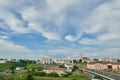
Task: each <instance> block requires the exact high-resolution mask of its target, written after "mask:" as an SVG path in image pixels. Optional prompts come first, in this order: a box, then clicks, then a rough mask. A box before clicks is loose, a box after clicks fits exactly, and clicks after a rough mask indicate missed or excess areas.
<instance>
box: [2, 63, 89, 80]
mask: <svg viewBox="0 0 120 80" xmlns="http://www.w3.org/2000/svg"><path fill="white" fill-rule="evenodd" d="M13 65H14V64H12V63H5V64H0V70H2V71H5V70H6V69H9V67H11V66H13ZM76 65H77V66H80V65H82V66H85V65H86V64H76ZM56 66H58V64H46V65H43V64H27V65H26V66H25V67H26V68H27V69H31V68H37V67H56ZM27 74H28V73H27V70H22V71H17V72H16V73H15V74H11V73H0V80H24V78H25V76H26V75H27ZM34 78H35V80H90V79H89V78H88V77H86V76H85V75H84V74H83V72H82V71H79V70H77V71H76V72H73V73H72V75H70V76H68V77H41V76H34Z"/></svg>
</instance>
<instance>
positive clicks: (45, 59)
mask: <svg viewBox="0 0 120 80" xmlns="http://www.w3.org/2000/svg"><path fill="white" fill-rule="evenodd" d="M51 63H53V62H52V59H51V58H49V57H42V58H41V59H40V60H38V61H37V64H51Z"/></svg>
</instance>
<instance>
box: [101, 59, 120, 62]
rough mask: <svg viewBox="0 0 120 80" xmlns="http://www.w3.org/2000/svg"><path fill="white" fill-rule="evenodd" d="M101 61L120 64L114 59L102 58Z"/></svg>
mask: <svg viewBox="0 0 120 80" xmlns="http://www.w3.org/2000/svg"><path fill="white" fill-rule="evenodd" d="M101 61H103V62H118V60H117V59H113V58H102V59H101Z"/></svg>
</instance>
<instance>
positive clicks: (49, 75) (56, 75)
mask: <svg viewBox="0 0 120 80" xmlns="http://www.w3.org/2000/svg"><path fill="white" fill-rule="evenodd" d="M48 77H59V75H58V74H57V73H55V72H52V73H49V74H48Z"/></svg>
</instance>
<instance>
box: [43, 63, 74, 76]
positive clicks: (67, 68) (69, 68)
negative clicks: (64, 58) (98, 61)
mask: <svg viewBox="0 0 120 80" xmlns="http://www.w3.org/2000/svg"><path fill="white" fill-rule="evenodd" d="M64 66H65V68H58V67H52V68H46V69H44V70H43V71H44V72H45V73H52V72H55V73H57V74H59V75H61V74H65V73H66V72H69V73H71V72H72V70H73V66H74V65H73V64H72V63H69V64H64Z"/></svg>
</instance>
